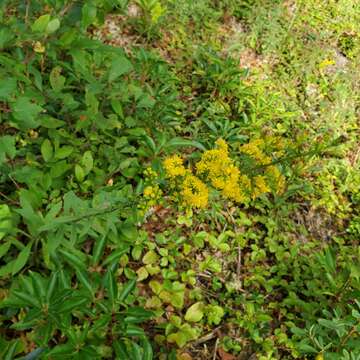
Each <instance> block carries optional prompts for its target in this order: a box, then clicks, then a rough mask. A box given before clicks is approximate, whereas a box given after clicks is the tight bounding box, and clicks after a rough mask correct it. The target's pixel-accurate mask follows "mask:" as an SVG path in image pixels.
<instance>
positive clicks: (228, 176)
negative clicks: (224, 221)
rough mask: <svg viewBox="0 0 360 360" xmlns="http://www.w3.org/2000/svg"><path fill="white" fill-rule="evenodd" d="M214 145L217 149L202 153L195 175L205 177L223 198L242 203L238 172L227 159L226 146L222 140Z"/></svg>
mask: <svg viewBox="0 0 360 360" xmlns="http://www.w3.org/2000/svg"><path fill="white" fill-rule="evenodd" d="M216 145H217V148H215V149H212V150H207V151H205V152H204V153H203V155H202V157H201V160H200V161H199V162H198V163H197V164H196V169H197V173H198V174H199V175H203V176H205V177H206V178H207V179H208V180H209V181H210V182H211V185H212V186H213V187H214V188H215V189H218V190H221V191H222V195H223V196H224V197H225V198H228V199H231V200H233V201H236V202H244V201H245V199H246V196H245V193H244V191H243V190H242V189H241V186H240V184H239V180H240V177H241V174H240V170H239V169H238V167H237V166H236V165H235V164H234V161H233V160H232V159H231V158H230V157H229V150H228V145H227V144H226V142H225V141H224V140H223V139H218V140H217V141H216Z"/></svg>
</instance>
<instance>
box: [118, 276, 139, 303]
mask: <svg viewBox="0 0 360 360" xmlns="http://www.w3.org/2000/svg"><path fill="white" fill-rule="evenodd" d="M135 286H136V279H131V280H129V281H128V282H127V283H126V284H125V285H124V287H123V288H122V290H121V292H120V294H119V301H120V302H123V301H125V300H126V298H127V297H128V295H129V294H130V293H131V291H133V290H134V289H135Z"/></svg>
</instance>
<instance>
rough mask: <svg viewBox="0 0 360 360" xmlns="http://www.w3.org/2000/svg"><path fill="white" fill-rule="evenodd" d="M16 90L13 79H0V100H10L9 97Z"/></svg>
mask: <svg viewBox="0 0 360 360" xmlns="http://www.w3.org/2000/svg"><path fill="white" fill-rule="evenodd" d="M16 88H17V86H16V79H15V78H3V79H0V100H10V99H11V96H12V95H13V94H14V93H15V91H16Z"/></svg>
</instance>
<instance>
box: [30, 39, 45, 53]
mask: <svg viewBox="0 0 360 360" xmlns="http://www.w3.org/2000/svg"><path fill="white" fill-rule="evenodd" d="M33 49H34V51H35V52H37V53H40V54H42V53H44V52H45V46H44V45H43V44H42V43H41V42H40V41H36V42H35V43H34V47H33Z"/></svg>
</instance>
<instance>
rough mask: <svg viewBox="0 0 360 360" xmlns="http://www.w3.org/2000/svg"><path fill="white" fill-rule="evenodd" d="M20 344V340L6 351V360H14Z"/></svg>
mask: <svg viewBox="0 0 360 360" xmlns="http://www.w3.org/2000/svg"><path fill="white" fill-rule="evenodd" d="M19 344H20V340H15V341H14V342H13V343H12V344H11V345H10V347H9V349H8V350H7V351H6V355H5V357H4V360H13V359H14V358H15V355H16V352H17V351H16V348H17V346H18V345H19ZM1 350H2V349H1Z"/></svg>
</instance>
